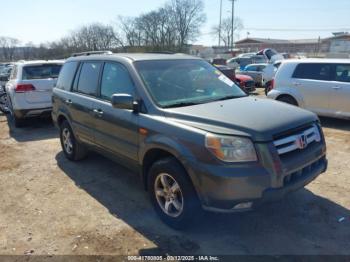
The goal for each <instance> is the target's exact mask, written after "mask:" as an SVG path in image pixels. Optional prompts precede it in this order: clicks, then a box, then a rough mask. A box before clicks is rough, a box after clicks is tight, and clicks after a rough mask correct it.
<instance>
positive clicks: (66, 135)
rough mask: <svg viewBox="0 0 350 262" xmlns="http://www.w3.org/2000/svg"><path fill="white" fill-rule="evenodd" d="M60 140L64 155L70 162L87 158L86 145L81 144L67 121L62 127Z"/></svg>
mask: <svg viewBox="0 0 350 262" xmlns="http://www.w3.org/2000/svg"><path fill="white" fill-rule="evenodd" d="M60 140H61V146H62V150H63V153H64V155H65V156H66V158H67V159H69V160H70V161H79V160H82V159H84V158H86V156H87V154H88V150H87V148H86V146H85V145H83V144H82V143H79V142H78V141H77V139H76V138H75V136H74V133H73V130H72V128H71V126H70V125H69V123H68V122H67V121H63V123H62V124H61V125H60Z"/></svg>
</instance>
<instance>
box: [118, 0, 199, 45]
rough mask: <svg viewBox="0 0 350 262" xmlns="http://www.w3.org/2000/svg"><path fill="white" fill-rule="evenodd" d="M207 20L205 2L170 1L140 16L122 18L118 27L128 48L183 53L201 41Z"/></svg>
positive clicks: (197, 0) (196, 0)
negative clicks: (191, 44)
mask: <svg viewBox="0 0 350 262" xmlns="http://www.w3.org/2000/svg"><path fill="white" fill-rule="evenodd" d="M205 20H206V17H205V14H204V4H203V0H170V1H169V2H168V3H167V4H166V5H164V6H163V7H161V8H159V9H157V10H154V11H151V12H148V13H145V14H143V15H141V16H139V17H135V18H130V17H129V18H124V17H119V19H118V24H117V28H118V29H119V30H120V31H121V35H123V37H122V38H123V39H124V41H123V42H124V44H125V45H127V46H130V47H136V46H137V47H141V46H143V47H146V48H147V49H151V50H157V51H160V50H173V51H182V50H183V49H184V47H185V46H186V44H188V43H189V42H190V41H194V40H196V39H197V37H198V35H199V29H200V27H201V26H202V24H203V23H204V22H205Z"/></svg>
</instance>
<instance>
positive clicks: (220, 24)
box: [219, 0, 222, 47]
mask: <svg viewBox="0 0 350 262" xmlns="http://www.w3.org/2000/svg"><path fill="white" fill-rule="evenodd" d="M221 26H222V0H220V23H219V47H220V46H221Z"/></svg>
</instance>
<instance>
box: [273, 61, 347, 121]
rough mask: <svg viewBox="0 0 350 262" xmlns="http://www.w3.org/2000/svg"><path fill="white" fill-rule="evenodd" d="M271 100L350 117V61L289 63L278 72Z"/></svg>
mask: <svg viewBox="0 0 350 262" xmlns="http://www.w3.org/2000/svg"><path fill="white" fill-rule="evenodd" d="M268 97H269V98H271V99H275V100H279V101H282V102H286V103H289V104H292V105H296V106H299V107H302V108H305V109H308V110H310V111H313V112H315V113H316V114H318V115H320V116H330V117H337V118H347V119H349V118H350V103H349V101H350V60H349V59H343V60H341V59H339V60H338V59H302V60H288V61H285V62H284V63H283V64H282V65H281V67H280V68H279V69H278V71H277V74H276V77H275V81H274V87H273V89H272V90H271V91H270V92H269V93H268Z"/></svg>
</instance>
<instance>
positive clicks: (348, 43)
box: [236, 32, 350, 55]
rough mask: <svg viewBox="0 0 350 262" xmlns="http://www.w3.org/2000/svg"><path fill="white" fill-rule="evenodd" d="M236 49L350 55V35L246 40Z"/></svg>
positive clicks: (240, 42) (237, 45)
mask: <svg viewBox="0 0 350 262" xmlns="http://www.w3.org/2000/svg"><path fill="white" fill-rule="evenodd" d="M236 48H239V49H241V51H242V52H257V51H259V50H261V49H264V48H273V49H275V50H276V51H278V52H281V53H306V54H310V53H313V54H316V53H317V54H318V53H325V54H327V53H330V54H345V55H348V54H349V53H350V34H349V33H347V32H339V33H333V36H332V37H329V38H322V39H321V38H315V39H294V40H283V39H270V38H245V39H242V40H240V41H237V42H236Z"/></svg>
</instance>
